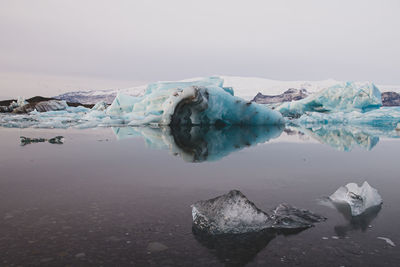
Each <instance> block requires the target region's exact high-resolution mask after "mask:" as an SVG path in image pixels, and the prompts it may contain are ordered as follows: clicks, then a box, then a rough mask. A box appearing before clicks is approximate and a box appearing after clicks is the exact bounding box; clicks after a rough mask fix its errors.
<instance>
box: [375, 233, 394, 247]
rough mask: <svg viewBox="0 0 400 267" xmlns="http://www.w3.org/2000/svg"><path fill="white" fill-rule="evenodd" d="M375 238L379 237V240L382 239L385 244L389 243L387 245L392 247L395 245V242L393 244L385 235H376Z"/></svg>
mask: <svg viewBox="0 0 400 267" xmlns="http://www.w3.org/2000/svg"><path fill="white" fill-rule="evenodd" d="M377 238H378V239H381V240H384V241H385V242H386V243H387V244H389V245H390V246H392V247H395V246H396V244H395V243H394V242H393V241H392V240H390V239H389V238H387V237H382V236H378V237H377Z"/></svg>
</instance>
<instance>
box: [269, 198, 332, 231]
mask: <svg viewBox="0 0 400 267" xmlns="http://www.w3.org/2000/svg"><path fill="white" fill-rule="evenodd" d="M271 217H272V219H273V220H274V223H273V228H276V229H285V228H289V229H297V228H308V227H311V226H313V223H316V222H321V221H324V220H325V218H324V217H321V216H320V215H317V214H315V213H312V212H310V211H308V210H305V209H298V208H296V207H292V206H291V205H289V204H286V203H282V204H279V205H278V206H277V207H276V208H275V209H274V210H273V211H272V215H271Z"/></svg>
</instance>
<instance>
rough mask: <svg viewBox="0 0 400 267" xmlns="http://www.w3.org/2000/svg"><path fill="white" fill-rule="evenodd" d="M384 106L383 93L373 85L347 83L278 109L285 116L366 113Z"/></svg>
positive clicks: (285, 104)
mask: <svg viewBox="0 0 400 267" xmlns="http://www.w3.org/2000/svg"><path fill="white" fill-rule="evenodd" d="M380 106H382V99H381V93H380V91H379V89H378V88H377V87H376V86H375V85H374V84H373V83H364V84H362V83H355V82H346V83H339V84H337V85H334V86H331V87H329V88H326V89H324V90H322V91H320V92H318V93H315V94H313V95H310V96H308V97H306V98H304V99H301V100H298V101H293V102H285V103H282V104H280V105H279V106H277V107H276V110H278V111H279V112H281V113H282V114H283V115H284V116H290V117H298V116H300V115H302V114H304V113H306V112H351V111H359V112H365V111H368V110H371V109H376V108H379V107H380Z"/></svg>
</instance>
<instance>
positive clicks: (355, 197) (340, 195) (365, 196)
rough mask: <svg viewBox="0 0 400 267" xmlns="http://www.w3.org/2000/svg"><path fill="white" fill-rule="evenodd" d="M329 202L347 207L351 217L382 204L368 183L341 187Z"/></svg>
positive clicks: (376, 192) (375, 191)
mask: <svg viewBox="0 0 400 267" xmlns="http://www.w3.org/2000/svg"><path fill="white" fill-rule="evenodd" d="M329 200H330V201H332V202H333V203H337V204H347V205H349V207H350V209H351V214H352V216H358V215H360V214H362V213H363V212H365V211H366V210H368V209H369V208H372V207H376V206H379V205H381V204H382V202H383V201H382V197H381V196H380V195H379V194H378V191H377V190H376V189H375V188H373V187H371V186H370V185H369V184H368V182H364V183H363V184H362V186H358V185H357V184H356V183H348V184H347V185H345V186H341V187H339V189H338V190H336V191H335V192H334V193H333V194H332V195H331V196H330V197H329Z"/></svg>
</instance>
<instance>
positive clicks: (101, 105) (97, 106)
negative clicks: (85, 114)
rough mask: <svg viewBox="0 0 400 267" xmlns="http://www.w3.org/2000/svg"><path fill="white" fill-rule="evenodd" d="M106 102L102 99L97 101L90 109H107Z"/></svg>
mask: <svg viewBox="0 0 400 267" xmlns="http://www.w3.org/2000/svg"><path fill="white" fill-rule="evenodd" d="M107 106H108V105H107V103H106V102H104V101H100V102H97V103H96V104H95V105H94V106H93V107H92V110H98V111H104V110H106V109H107Z"/></svg>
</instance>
